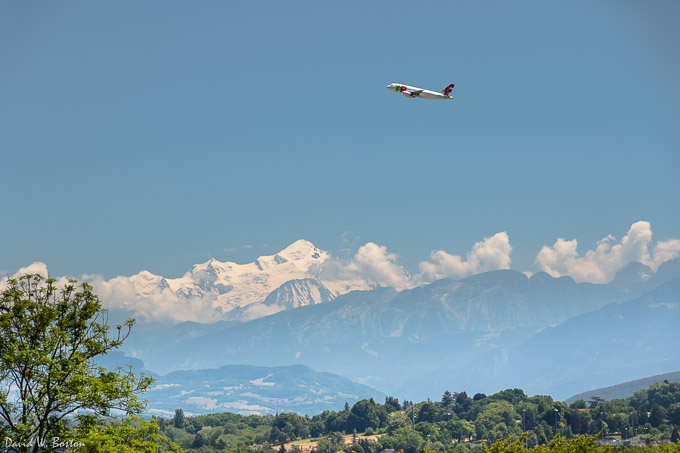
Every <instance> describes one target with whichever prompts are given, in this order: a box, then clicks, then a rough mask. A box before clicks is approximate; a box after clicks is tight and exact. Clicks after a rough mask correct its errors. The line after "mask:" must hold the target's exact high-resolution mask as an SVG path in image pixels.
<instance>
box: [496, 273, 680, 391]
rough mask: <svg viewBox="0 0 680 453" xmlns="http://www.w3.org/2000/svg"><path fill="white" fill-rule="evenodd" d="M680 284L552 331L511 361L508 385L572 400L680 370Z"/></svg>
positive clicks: (674, 282)
mask: <svg viewBox="0 0 680 453" xmlns="http://www.w3.org/2000/svg"><path fill="white" fill-rule="evenodd" d="M678 326H680V279H676V280H672V281H670V282H666V283H664V284H663V285H661V286H660V287H658V288H657V289H655V290H653V291H650V292H649V293H646V294H645V295H643V296H642V297H639V298H637V299H635V300H632V301H629V302H625V303H615V304H610V305H607V306H606V307H604V308H602V309H600V310H598V311H596V312H593V313H588V314H585V315H582V316H578V317H575V318H573V319H570V320H568V321H566V322H564V323H562V324H560V325H558V326H556V327H554V328H550V329H546V330H544V331H542V332H540V333H539V334H537V335H536V336H535V337H533V338H532V339H531V340H530V341H528V342H527V343H526V344H525V345H523V346H521V347H519V348H516V349H515V350H514V351H512V353H511V354H510V356H509V357H508V359H507V366H506V367H505V368H504V370H503V381H504V382H510V383H512V384H513V385H519V384H522V385H521V386H522V388H524V389H525V390H526V391H528V392H533V393H550V394H552V395H553V396H555V397H556V398H560V399H562V398H567V397H568V396H570V395H573V394H574V393H577V392H579V391H583V390H584V389H586V388H597V387H605V386H608V385H612V384H615V383H618V382H621V381H626V380H633V379H638V378H641V377H644V376H649V375H650V374H661V373H667V372H671V371H674V370H677V369H680V348H678V345H680V329H678Z"/></svg>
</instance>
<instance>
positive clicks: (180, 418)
mask: <svg viewBox="0 0 680 453" xmlns="http://www.w3.org/2000/svg"><path fill="white" fill-rule="evenodd" d="M172 423H173V425H174V427H175V428H184V411H183V410H182V409H175V416H174V418H173V419H172Z"/></svg>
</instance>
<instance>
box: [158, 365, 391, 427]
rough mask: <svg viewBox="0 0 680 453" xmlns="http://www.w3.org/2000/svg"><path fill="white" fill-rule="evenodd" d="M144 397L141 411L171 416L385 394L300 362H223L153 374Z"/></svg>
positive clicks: (311, 407)
mask: <svg viewBox="0 0 680 453" xmlns="http://www.w3.org/2000/svg"><path fill="white" fill-rule="evenodd" d="M144 397H145V398H146V399H148V400H149V404H148V406H147V413H151V414H154V413H155V414H164V415H172V414H173V413H174V411H175V409H177V408H182V409H183V410H184V411H185V413H187V414H207V413H211V412H227V411H229V412H235V413H241V414H274V413H277V412H282V411H293V412H297V413H300V414H309V415H313V414H318V413H320V412H323V411H324V410H336V411H337V410H341V409H342V407H343V406H344V404H345V402H348V403H350V404H354V403H355V402H356V401H359V400H361V399H364V398H375V399H376V400H378V401H380V400H384V399H385V394H383V393H381V392H379V391H377V390H374V389H372V388H370V387H366V386H364V385H360V384H356V383H354V382H351V381H349V380H348V379H346V378H344V377H341V376H338V375H334V374H330V373H318V372H316V371H313V370H311V369H309V368H307V367H305V366H301V365H294V366H287V367H260V366H251V365H228V366H223V367H220V368H218V369H209V370H198V371H176V372H173V373H170V374H168V375H165V376H157V377H156V383H155V384H154V386H153V388H152V389H151V390H149V391H148V392H147V393H145V394H144Z"/></svg>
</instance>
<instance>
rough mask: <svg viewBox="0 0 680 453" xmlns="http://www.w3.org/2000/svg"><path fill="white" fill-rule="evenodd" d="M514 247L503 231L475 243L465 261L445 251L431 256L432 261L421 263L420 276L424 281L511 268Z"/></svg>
mask: <svg viewBox="0 0 680 453" xmlns="http://www.w3.org/2000/svg"><path fill="white" fill-rule="evenodd" d="M511 252H512V246H511V245H510V238H509V237H508V233H507V232H505V231H503V232H500V233H496V234H494V235H493V236H491V237H488V238H484V240H483V241H480V242H477V243H475V245H474V246H473V247H472V250H471V251H470V252H468V254H467V255H466V257H465V259H463V258H462V257H460V256H458V255H451V254H450V253H447V252H445V251H443V250H436V251H434V252H432V253H431V254H430V258H431V260H432V261H423V262H422V263H420V274H419V276H420V277H421V278H422V279H423V280H437V279H440V278H446V277H465V276H467V275H472V274H478V273H480V272H486V271H492V270H497V269H509V268H510V262H511V260H510V253H511Z"/></svg>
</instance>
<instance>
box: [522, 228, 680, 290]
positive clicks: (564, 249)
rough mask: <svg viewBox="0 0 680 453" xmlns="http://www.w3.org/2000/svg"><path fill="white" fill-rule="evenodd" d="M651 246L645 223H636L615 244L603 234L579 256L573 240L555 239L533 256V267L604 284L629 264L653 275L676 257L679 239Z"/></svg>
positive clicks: (678, 254)
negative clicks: (634, 264) (591, 247)
mask: <svg viewBox="0 0 680 453" xmlns="http://www.w3.org/2000/svg"><path fill="white" fill-rule="evenodd" d="M651 244H652V229H651V226H650V224H649V222H645V221H639V222H635V223H634V224H632V225H631V226H630V229H629V230H628V232H627V233H626V235H625V236H624V237H623V238H621V240H620V241H617V240H616V238H615V237H614V236H612V235H611V234H610V235H607V236H605V237H604V238H602V239H600V240H599V241H598V242H597V246H596V247H595V248H594V249H591V250H588V251H586V252H585V254H583V255H581V254H580V253H579V252H578V250H577V248H578V242H577V240H576V239H571V240H568V241H567V240H565V239H563V238H559V239H557V241H555V243H554V244H553V245H552V246H544V247H543V248H541V251H540V252H539V253H538V256H537V257H536V261H535V263H536V265H538V266H539V267H540V268H541V269H542V270H543V271H545V272H547V273H549V274H550V275H552V276H553V277H560V276H565V275H567V276H570V277H572V278H573V279H574V280H575V281H577V282H590V283H608V282H610V281H612V280H613V279H614V276H615V275H616V272H617V271H619V270H621V269H623V268H625V267H626V266H628V264H630V263H634V262H638V263H642V264H645V265H647V266H649V267H650V268H651V269H652V270H653V271H655V272H656V270H657V268H658V267H659V265H660V264H662V263H664V262H666V261H668V260H670V259H673V258H676V257H678V256H680V240H678V239H669V240H667V241H659V242H657V243H656V244H655V245H654V247H653V250H652V253H650V252H649V249H650V246H651Z"/></svg>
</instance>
